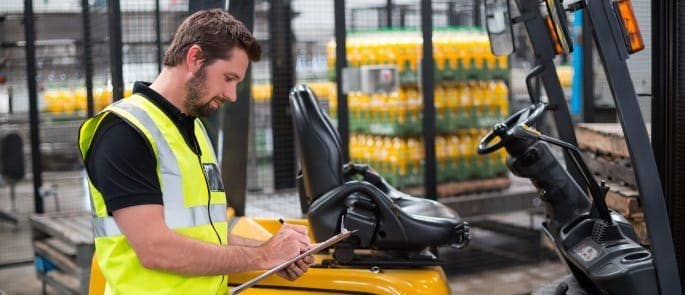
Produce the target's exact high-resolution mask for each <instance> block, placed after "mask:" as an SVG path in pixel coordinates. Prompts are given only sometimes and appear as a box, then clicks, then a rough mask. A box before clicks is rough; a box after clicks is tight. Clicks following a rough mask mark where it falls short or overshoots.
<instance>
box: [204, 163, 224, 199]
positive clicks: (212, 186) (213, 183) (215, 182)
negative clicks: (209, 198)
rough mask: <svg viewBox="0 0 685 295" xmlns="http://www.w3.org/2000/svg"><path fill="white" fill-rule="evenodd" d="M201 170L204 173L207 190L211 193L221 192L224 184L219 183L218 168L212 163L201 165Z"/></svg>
mask: <svg viewBox="0 0 685 295" xmlns="http://www.w3.org/2000/svg"><path fill="white" fill-rule="evenodd" d="M202 170H203V171H204V172H205V179H207V185H209V190H210V191H213V192H223V191H224V183H223V182H222V181H221V174H219V167H217V166H216V164H213V163H203V164H202Z"/></svg>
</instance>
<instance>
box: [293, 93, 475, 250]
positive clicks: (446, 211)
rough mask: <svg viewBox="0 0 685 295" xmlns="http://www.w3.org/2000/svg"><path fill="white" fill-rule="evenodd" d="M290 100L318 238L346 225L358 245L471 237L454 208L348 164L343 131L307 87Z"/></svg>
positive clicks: (383, 246) (390, 246)
mask: <svg viewBox="0 0 685 295" xmlns="http://www.w3.org/2000/svg"><path fill="white" fill-rule="evenodd" d="M290 106H291V110H292V116H293V124H294V129H295V139H296V148H297V155H298V158H299V164H300V173H298V182H297V183H298V188H299V192H300V198H301V199H303V200H302V203H306V204H308V208H307V209H308V210H307V218H308V219H309V224H310V227H311V228H312V231H313V234H314V237H315V239H316V241H323V240H325V239H328V238H329V237H331V236H333V235H335V234H337V233H339V232H340V230H341V227H342V226H344V227H345V228H346V229H349V230H355V229H356V230H358V232H357V233H355V234H354V236H353V237H354V238H355V239H352V240H354V241H355V242H356V243H357V245H355V247H356V248H359V249H375V250H409V251H415V250H418V251H420V250H422V249H425V248H427V247H437V246H444V245H454V244H464V243H465V242H468V238H469V235H468V226H467V225H466V224H465V223H464V222H463V221H462V220H461V218H460V217H459V215H458V214H457V213H456V212H455V211H454V210H452V209H450V208H448V207H447V206H445V205H443V204H441V203H439V202H436V201H433V200H428V199H423V198H416V197H413V196H410V195H407V194H405V193H402V192H400V191H399V190H397V189H395V188H394V187H392V186H391V185H390V184H388V183H387V182H386V181H385V179H383V178H382V177H381V176H380V175H378V174H377V173H376V172H375V171H374V170H373V169H371V168H370V167H368V166H366V165H360V164H351V163H350V164H346V165H344V164H343V156H342V152H341V143H340V142H341V140H340V135H339V134H338V132H337V130H336V129H335V127H334V126H333V124H332V122H331V121H330V119H329V117H328V115H327V114H326V113H325V112H324V111H323V110H322V109H321V107H320V105H319V102H318V100H317V99H316V96H315V95H314V93H313V92H312V90H311V89H310V88H309V87H307V86H305V85H300V86H296V87H295V88H294V89H293V90H292V91H291V92H290ZM355 177H356V178H360V177H362V178H363V180H356V178H355Z"/></svg>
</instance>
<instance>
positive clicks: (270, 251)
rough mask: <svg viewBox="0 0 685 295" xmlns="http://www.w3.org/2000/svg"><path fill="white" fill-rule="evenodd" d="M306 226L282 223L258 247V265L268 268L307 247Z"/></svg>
mask: <svg viewBox="0 0 685 295" xmlns="http://www.w3.org/2000/svg"><path fill="white" fill-rule="evenodd" d="M309 243H310V240H309V236H308V235H307V227H305V226H301V225H293V224H284V225H282V226H281V229H280V230H278V232H277V233H276V234H274V235H273V236H272V237H271V238H270V239H269V240H268V241H266V242H264V244H262V245H261V246H260V247H259V250H260V253H261V257H260V267H261V268H263V269H269V268H272V267H274V266H276V265H279V264H281V263H283V262H285V261H286V260H288V259H290V258H293V257H295V256H297V255H300V253H302V252H304V251H307V249H309Z"/></svg>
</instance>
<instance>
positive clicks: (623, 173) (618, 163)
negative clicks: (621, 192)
mask: <svg viewBox="0 0 685 295" xmlns="http://www.w3.org/2000/svg"><path fill="white" fill-rule="evenodd" d="M582 156H583V159H585V163H586V164H587V166H588V168H589V169H590V171H592V172H593V173H595V175H598V176H601V178H602V179H606V180H609V181H612V182H614V183H618V184H625V185H627V186H630V187H637V182H636V181H635V174H634V173H633V167H632V163H631V162H630V160H629V159H626V158H615V157H611V156H608V155H602V154H600V153H596V152H588V151H584V152H582Z"/></svg>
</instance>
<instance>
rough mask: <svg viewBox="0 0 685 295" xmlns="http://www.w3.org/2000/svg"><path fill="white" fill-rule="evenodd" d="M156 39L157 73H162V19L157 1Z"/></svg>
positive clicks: (156, 0) (156, 1)
mask: <svg viewBox="0 0 685 295" xmlns="http://www.w3.org/2000/svg"><path fill="white" fill-rule="evenodd" d="M155 35H156V36H155V37H156V40H155V41H156V42H157V73H159V72H161V71H162V17H161V11H160V7H159V0H155Z"/></svg>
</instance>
